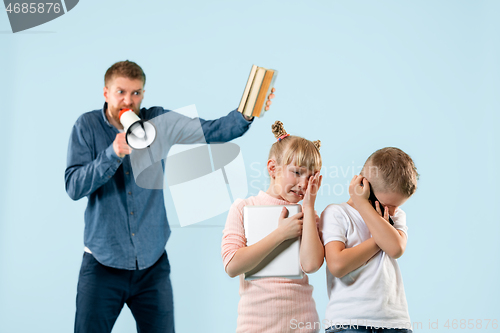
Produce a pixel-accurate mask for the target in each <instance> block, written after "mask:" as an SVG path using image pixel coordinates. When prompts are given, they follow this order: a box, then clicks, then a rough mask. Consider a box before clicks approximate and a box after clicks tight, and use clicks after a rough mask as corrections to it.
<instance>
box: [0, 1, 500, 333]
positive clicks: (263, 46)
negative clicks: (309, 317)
mask: <svg viewBox="0 0 500 333" xmlns="http://www.w3.org/2000/svg"><path fill="white" fill-rule="evenodd" d="M499 14H500V2H498V1H494V0H492V1H482V0H478V1H472V0H470V1H463V0H452V1H451V0H450V1H430V0H429V1H427V0H426V1H423V0H419V1H406V0H404V1H403V0H397V1H396V0H391V1H347V0H345V1H287V2H285V1H283V2H278V1H252V2H250V1H248V2H243V1H176V2H173V1H165V2H159V1H155V2H153V1H149V2H146V1H144V2H140V1H123V0H122V1H117V0H112V1H111V0H108V1H89V0H82V1H80V3H79V4H78V5H77V6H76V7H75V8H74V9H73V10H72V11H71V12H69V13H67V14H65V15H63V16H62V17H60V18H59V19H56V20H54V21H52V22H49V23H47V24H44V25H42V26H39V27H36V28H33V29H31V30H28V31H26V32H24V33H18V34H12V33H10V26H9V23H8V20H7V14H6V13H5V12H3V13H0V31H1V33H0V49H1V51H0V57H1V58H0V61H1V67H0V68H1V76H0V78H1V80H0V96H1V98H0V110H1V111H0V112H1V117H2V119H1V128H2V136H3V138H4V139H3V140H2V141H3V144H2V154H1V157H0V159H1V163H0V177H1V182H0V188H1V198H0V205H1V206H0V218H1V224H0V267H1V268H0V269H1V273H0V331H1V332H16V333H17V332H19V333H20V332H54V333H59V332H61V333H62V332H71V331H72V329H73V321H74V312H75V297H76V284H77V278H78V271H79V267H80V264H81V257H82V253H83V211H84V208H85V206H86V201H87V200H86V199H82V200H80V201H78V202H73V201H71V200H70V199H69V197H68V196H67V195H66V193H65V190H64V169H65V163H66V149H67V143H68V138H69V134H70V131H71V128H72V126H73V124H74V122H75V120H76V119H77V117H78V116H79V115H81V114H82V113H84V112H86V111H90V110H94V109H98V108H101V106H102V103H103V97H102V87H103V76H104V72H105V71H106V69H107V68H108V67H109V66H110V65H111V64H112V63H114V62H115V61H119V60H124V59H130V60H133V61H136V62H137V63H139V64H140V65H141V66H142V67H143V69H144V71H145V72H146V75H147V84H146V95H145V96H146V97H145V100H144V102H143V106H147V107H149V106H154V105H161V106H164V107H166V108H170V109H175V108H179V107H182V106H185V105H188V104H196V106H197V108H198V112H199V114H200V116H201V117H203V118H205V119H213V118H217V117H220V116H222V115H225V114H226V113H227V112H228V111H230V110H232V109H234V108H236V107H237V105H238V103H239V100H240V97H241V93H242V90H243V88H244V84H245V82H246V79H247V76H248V72H249V70H250V66H251V65H252V64H254V63H255V64H257V65H259V66H264V67H270V68H276V69H278V70H279V71H280V74H279V77H278V80H277V83H276V88H277V92H276V99H275V100H274V102H273V105H272V108H271V110H270V113H269V114H266V116H265V117H264V118H262V119H257V120H256V121H255V122H254V124H253V125H252V127H251V129H250V131H249V132H248V133H247V134H246V135H245V136H244V137H242V138H239V139H237V140H235V141H234V142H235V143H237V144H238V145H240V147H241V148H242V152H243V157H244V160H245V164H246V167H247V169H246V170H247V175H248V182H249V186H250V193H249V195H255V194H256V193H257V191H258V188H261V189H264V190H265V189H266V188H265V184H266V183H267V182H268V181H267V177H266V175H264V174H263V173H261V174H260V175H259V172H258V171H256V170H259V171H260V172H262V171H264V166H265V162H266V159H267V154H268V151H269V148H270V145H271V144H272V143H273V136H272V133H271V131H270V127H271V124H272V123H273V122H274V121H275V120H277V119H279V120H281V121H283V122H284V124H285V128H286V129H287V130H288V132H289V133H291V134H295V135H300V136H303V137H306V138H308V139H311V140H316V139H320V140H321V141H322V148H321V152H322V155H323V161H324V165H325V167H326V168H325V172H324V175H325V176H324V177H325V179H324V182H323V183H324V192H323V196H321V197H320V198H318V200H317V210H318V212H321V211H322V210H323V209H324V208H325V207H326V206H327V205H328V204H329V203H333V202H336V203H339V202H342V201H345V200H347V198H348V196H347V193H346V186H345V184H346V182H347V181H348V180H350V179H351V177H352V172H353V168H354V171H359V167H360V166H361V165H362V164H363V163H364V161H365V159H366V158H367V157H368V156H369V154H371V153H372V152H373V151H375V150H376V149H378V148H381V147H385V146H397V147H400V148H402V149H403V150H405V151H406V152H408V153H409V154H410V155H411V156H412V157H413V159H414V160H415V162H416V165H417V167H418V170H419V172H420V174H421V179H420V183H419V189H418V191H417V193H416V194H415V195H414V197H412V198H411V199H410V200H409V201H408V202H407V203H406V204H405V205H404V207H403V209H404V210H405V211H406V212H407V215H408V225H409V228H410V229H409V235H410V236H409V242H408V247H407V250H406V253H405V255H404V256H403V257H402V258H401V259H399V264H400V267H401V270H402V273H403V277H404V281H405V289H406V296H407V299H408V303H409V310H410V316H411V319H412V321H413V322H422V323H423V327H424V328H427V329H424V330H423V331H427V332H432V331H436V330H430V329H428V325H429V320H431V321H433V322H435V321H436V320H439V327H440V328H441V329H440V330H439V331H441V330H445V329H444V328H443V325H444V324H445V321H446V320H447V319H450V320H452V319H459V320H460V319H466V320H467V319H474V320H476V319H497V320H498V319H500V316H499V313H500V311H499V306H498V298H499V296H500V287H499V284H498V276H499V274H500V269H499V259H498V254H499V252H500V251H499V250H500V245H499V242H498V235H499V231H500V227H499V218H498V213H497V212H496V208H497V207H498V202H499V199H500V196H499V194H498V193H499V191H498V188H499V185H498V184H499V181H498V165H499V162H500V159H499V149H498V144H499V134H498V126H499V120H500V119H499V115H498V114H499V112H498V108H499V105H500V100H499V91H500V66H499V59H500V37H499V34H498V31H499V30H500V20H498V17H499ZM335 170H336V171H337V173H335ZM334 192H335V193H336V194H337V195H336V194H334ZM208 195H210V193H209V192H207V196H208ZM168 198H169V195H168V193H167V199H168ZM193 204H194V205H195V204H196V203H193ZM167 212H168V215H169V218H170V221H171V224H172V226H173V233H172V236H171V238H170V241H169V242H168V245H167V251H168V254H169V256H170V260H171V265H172V280H173V287H174V298H175V306H176V310H175V319H176V330H177V331H178V332H193V331H194V328H203V330H204V331H207V332H231V331H234V329H235V327H236V317H237V303H238V300H239V295H238V285H239V283H238V279H231V278H229V277H228V276H227V275H226V274H225V273H224V270H223V267H222V261H221V258H220V241H221V237H222V228H223V227H222V226H223V225H224V223H225V218H226V214H222V215H220V216H217V217H216V218H213V219H211V220H209V221H206V222H204V223H203V224H201V225H197V226H195V227H188V228H180V227H176V226H178V225H179V222H178V220H177V217H176V214H175V210H174V208H173V207H172V205H171V201H170V200H167ZM208 225H216V226H215V227H213V226H212V227H209V226H208ZM203 226H205V227H203ZM310 282H311V284H312V285H313V286H314V288H315V290H314V298H315V300H316V305H317V309H318V312H319V315H320V318H321V319H323V318H324V310H325V308H326V304H327V301H328V300H327V294H326V285H325V266H323V267H322V269H321V270H320V271H319V272H317V273H315V274H312V275H311V276H310ZM450 324H451V322H450ZM490 326H491V324H490ZM483 330H484V324H483ZM135 331H136V329H135V323H134V321H133V318H132V316H131V314H130V311H129V310H128V309H127V308H125V309H124V310H123V312H122V315H121V316H120V318H119V320H118V322H117V324H116V326H115V329H114V332H135ZM451 331H453V330H451ZM481 331H482V330H481Z"/></svg>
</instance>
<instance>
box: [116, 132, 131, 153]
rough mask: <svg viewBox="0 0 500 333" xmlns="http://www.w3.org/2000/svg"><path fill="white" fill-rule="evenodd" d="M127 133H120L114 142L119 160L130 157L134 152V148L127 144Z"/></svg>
mask: <svg viewBox="0 0 500 333" xmlns="http://www.w3.org/2000/svg"><path fill="white" fill-rule="evenodd" d="M126 135H127V133H118V134H117V135H116V137H115V141H113V149H114V150H115V153H116V155H118V157H119V158H124V157H125V155H129V154H130V153H131V152H132V148H130V146H129V145H128V143H127V139H126V138H125V136H126Z"/></svg>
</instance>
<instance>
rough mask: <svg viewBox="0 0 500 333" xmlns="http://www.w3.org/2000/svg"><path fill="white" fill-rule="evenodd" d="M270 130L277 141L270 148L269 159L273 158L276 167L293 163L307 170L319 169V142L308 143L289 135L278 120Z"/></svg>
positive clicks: (305, 140)
mask: <svg viewBox="0 0 500 333" xmlns="http://www.w3.org/2000/svg"><path fill="white" fill-rule="evenodd" d="M271 128H272V131H273V134H274V137H275V138H276V139H277V141H276V142H275V143H274V144H273V145H272V146H271V150H270V151H269V159H272V158H274V159H275V160H276V163H277V164H278V165H289V164H291V163H292V162H294V163H295V165H297V166H299V167H304V168H307V169H308V170H313V171H319V170H320V169H321V163H322V162H321V154H320V153H319V148H320V147H321V141H320V140H316V141H309V140H307V139H304V138H302V137H300V136H294V135H289V134H287V133H286V131H285V128H284V126H283V123H282V122H281V121H279V120H276V121H275V122H274V124H273V125H272V127H271Z"/></svg>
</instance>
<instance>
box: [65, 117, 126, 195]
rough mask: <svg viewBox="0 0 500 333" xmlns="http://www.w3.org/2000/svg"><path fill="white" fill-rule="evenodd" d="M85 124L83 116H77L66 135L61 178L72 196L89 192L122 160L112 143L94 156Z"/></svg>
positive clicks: (114, 171)
mask: <svg viewBox="0 0 500 333" xmlns="http://www.w3.org/2000/svg"><path fill="white" fill-rule="evenodd" d="M88 126H89V125H88V124H86V122H85V119H84V117H83V116H82V117H80V118H79V119H78V120H77V122H76V123H75V125H74V126H73V130H72V131H71V136H70V139H69V145H68V158H67V167H66V171H65V173H64V178H65V184H66V192H67V193H68V195H69V196H70V198H71V199H73V200H79V199H81V198H83V197H85V196H88V195H90V194H92V193H93V192H94V191H95V190H97V189H98V188H99V187H101V186H102V185H104V184H105V183H107V182H108V181H109V180H110V179H111V177H113V175H114V174H115V173H116V170H117V169H118V168H119V167H120V165H121V163H122V159H121V158H119V157H118V155H116V153H115V151H114V149H113V144H111V145H110V146H109V147H107V148H106V149H105V150H103V151H101V152H99V153H97V156H95V153H96V152H94V151H93V148H92V147H93V146H92V145H91V144H89V141H90V140H92V138H91V134H90V132H89V131H88V130H87V128H88ZM94 156H95V158H94Z"/></svg>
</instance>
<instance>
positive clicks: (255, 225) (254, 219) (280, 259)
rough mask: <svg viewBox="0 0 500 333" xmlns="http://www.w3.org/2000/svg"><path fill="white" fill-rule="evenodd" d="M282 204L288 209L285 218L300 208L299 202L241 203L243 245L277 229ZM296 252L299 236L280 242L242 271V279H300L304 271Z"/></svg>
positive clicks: (250, 243) (255, 241) (249, 243)
mask: <svg viewBox="0 0 500 333" xmlns="http://www.w3.org/2000/svg"><path fill="white" fill-rule="evenodd" d="M283 207H286V208H287V209H288V216H289V217H290V216H292V215H295V214H297V213H299V212H301V211H302V207H301V206H300V205H286V206H245V207H244V208H243V225H244V227H245V237H246V239H247V246H250V245H253V244H255V243H257V242H258V241H260V240H261V239H263V238H264V237H266V236H267V235H269V234H270V233H271V232H273V231H274V230H276V229H277V228H278V220H279V217H280V215H281V210H282V209H283ZM299 251H300V239H299V238H294V239H289V240H286V241H284V242H283V243H281V244H280V245H278V247H277V248H275V249H274V250H273V252H271V253H270V254H269V255H268V256H267V257H266V258H265V259H264V260H262V262H260V263H259V264H258V265H257V267H255V268H254V269H252V270H250V271H249V272H247V273H245V280H253V279H258V278H264V277H283V278H289V279H301V278H302V277H303V276H304V273H303V272H302V269H301V268H300V256H299V254H300V252H299Z"/></svg>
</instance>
